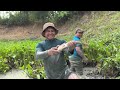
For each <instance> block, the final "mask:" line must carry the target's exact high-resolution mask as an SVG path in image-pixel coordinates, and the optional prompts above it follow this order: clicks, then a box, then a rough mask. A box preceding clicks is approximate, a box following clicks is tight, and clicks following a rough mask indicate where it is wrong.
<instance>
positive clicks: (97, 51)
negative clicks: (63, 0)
mask: <svg viewBox="0 0 120 90" xmlns="http://www.w3.org/2000/svg"><path fill="white" fill-rule="evenodd" d="M74 13H76V12H74ZM64 15H67V14H66V13H64ZM64 15H63V17H64ZM61 16H62V15H61ZM119 16H120V12H117V11H115V12H114V11H111V12H110V11H99V12H95V11H92V12H91V13H90V14H88V15H87V14H86V15H84V16H83V17H81V18H79V19H77V20H76V19H74V18H72V19H71V20H69V21H67V22H66V23H68V24H69V26H70V27H69V31H70V34H68V35H62V34H61V35H58V36H57V37H58V38H59V39H64V40H66V41H70V40H72V37H73V35H74V32H75V28H76V27H80V28H82V29H83V30H85V31H86V32H85V33H84V35H83V38H82V42H83V43H85V44H87V47H86V46H84V44H83V48H84V52H85V55H86V57H87V58H88V59H89V62H95V63H97V68H98V70H99V73H100V74H102V75H104V76H114V77H115V78H119V77H120V18H119ZM38 42H40V41H39V40H34V41H31V40H25V41H1V42H0V51H1V52H0V72H2V73H5V72H7V71H8V70H10V69H11V68H13V67H14V68H20V69H23V70H25V71H26V72H27V73H28V75H30V77H33V78H42V77H45V73H44V67H43V65H42V62H41V61H40V60H38V61H36V60H35V46H36V44H37V43H38Z"/></svg>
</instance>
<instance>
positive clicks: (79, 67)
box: [69, 28, 87, 75]
mask: <svg viewBox="0 0 120 90" xmlns="http://www.w3.org/2000/svg"><path fill="white" fill-rule="evenodd" d="M83 33H84V31H83V30H81V29H80V28H77V29H76V32H75V36H74V37H73V41H78V42H79V43H77V44H76V45H75V48H74V51H73V54H72V55H71V56H69V61H70V70H71V71H73V72H76V73H77V74H78V75H83V62H82V61H83V60H85V59H87V58H86V57H85V56H84V53H83V50H82V43H81V42H80V39H81V38H82V36H83Z"/></svg>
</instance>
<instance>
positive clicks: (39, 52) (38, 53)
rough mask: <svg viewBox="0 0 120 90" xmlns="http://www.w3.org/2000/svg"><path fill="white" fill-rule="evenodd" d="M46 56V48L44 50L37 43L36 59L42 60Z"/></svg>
mask: <svg viewBox="0 0 120 90" xmlns="http://www.w3.org/2000/svg"><path fill="white" fill-rule="evenodd" d="M47 57H48V50H46V51H44V49H43V47H42V45H41V44H40V43H39V44H38V45H37V47H36V60H38V59H41V60H44V59H45V58H47Z"/></svg>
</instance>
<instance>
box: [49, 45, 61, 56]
mask: <svg viewBox="0 0 120 90" xmlns="http://www.w3.org/2000/svg"><path fill="white" fill-rule="evenodd" d="M58 53H59V51H58V50H57V47H53V48H51V49H49V50H48V55H50V56H52V55H55V54H58Z"/></svg>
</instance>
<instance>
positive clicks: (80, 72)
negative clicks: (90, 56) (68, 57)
mask: <svg viewBox="0 0 120 90" xmlns="http://www.w3.org/2000/svg"><path fill="white" fill-rule="evenodd" d="M75 71H76V73H77V74H78V75H83V63H82V61H76V66H75Z"/></svg>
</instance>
